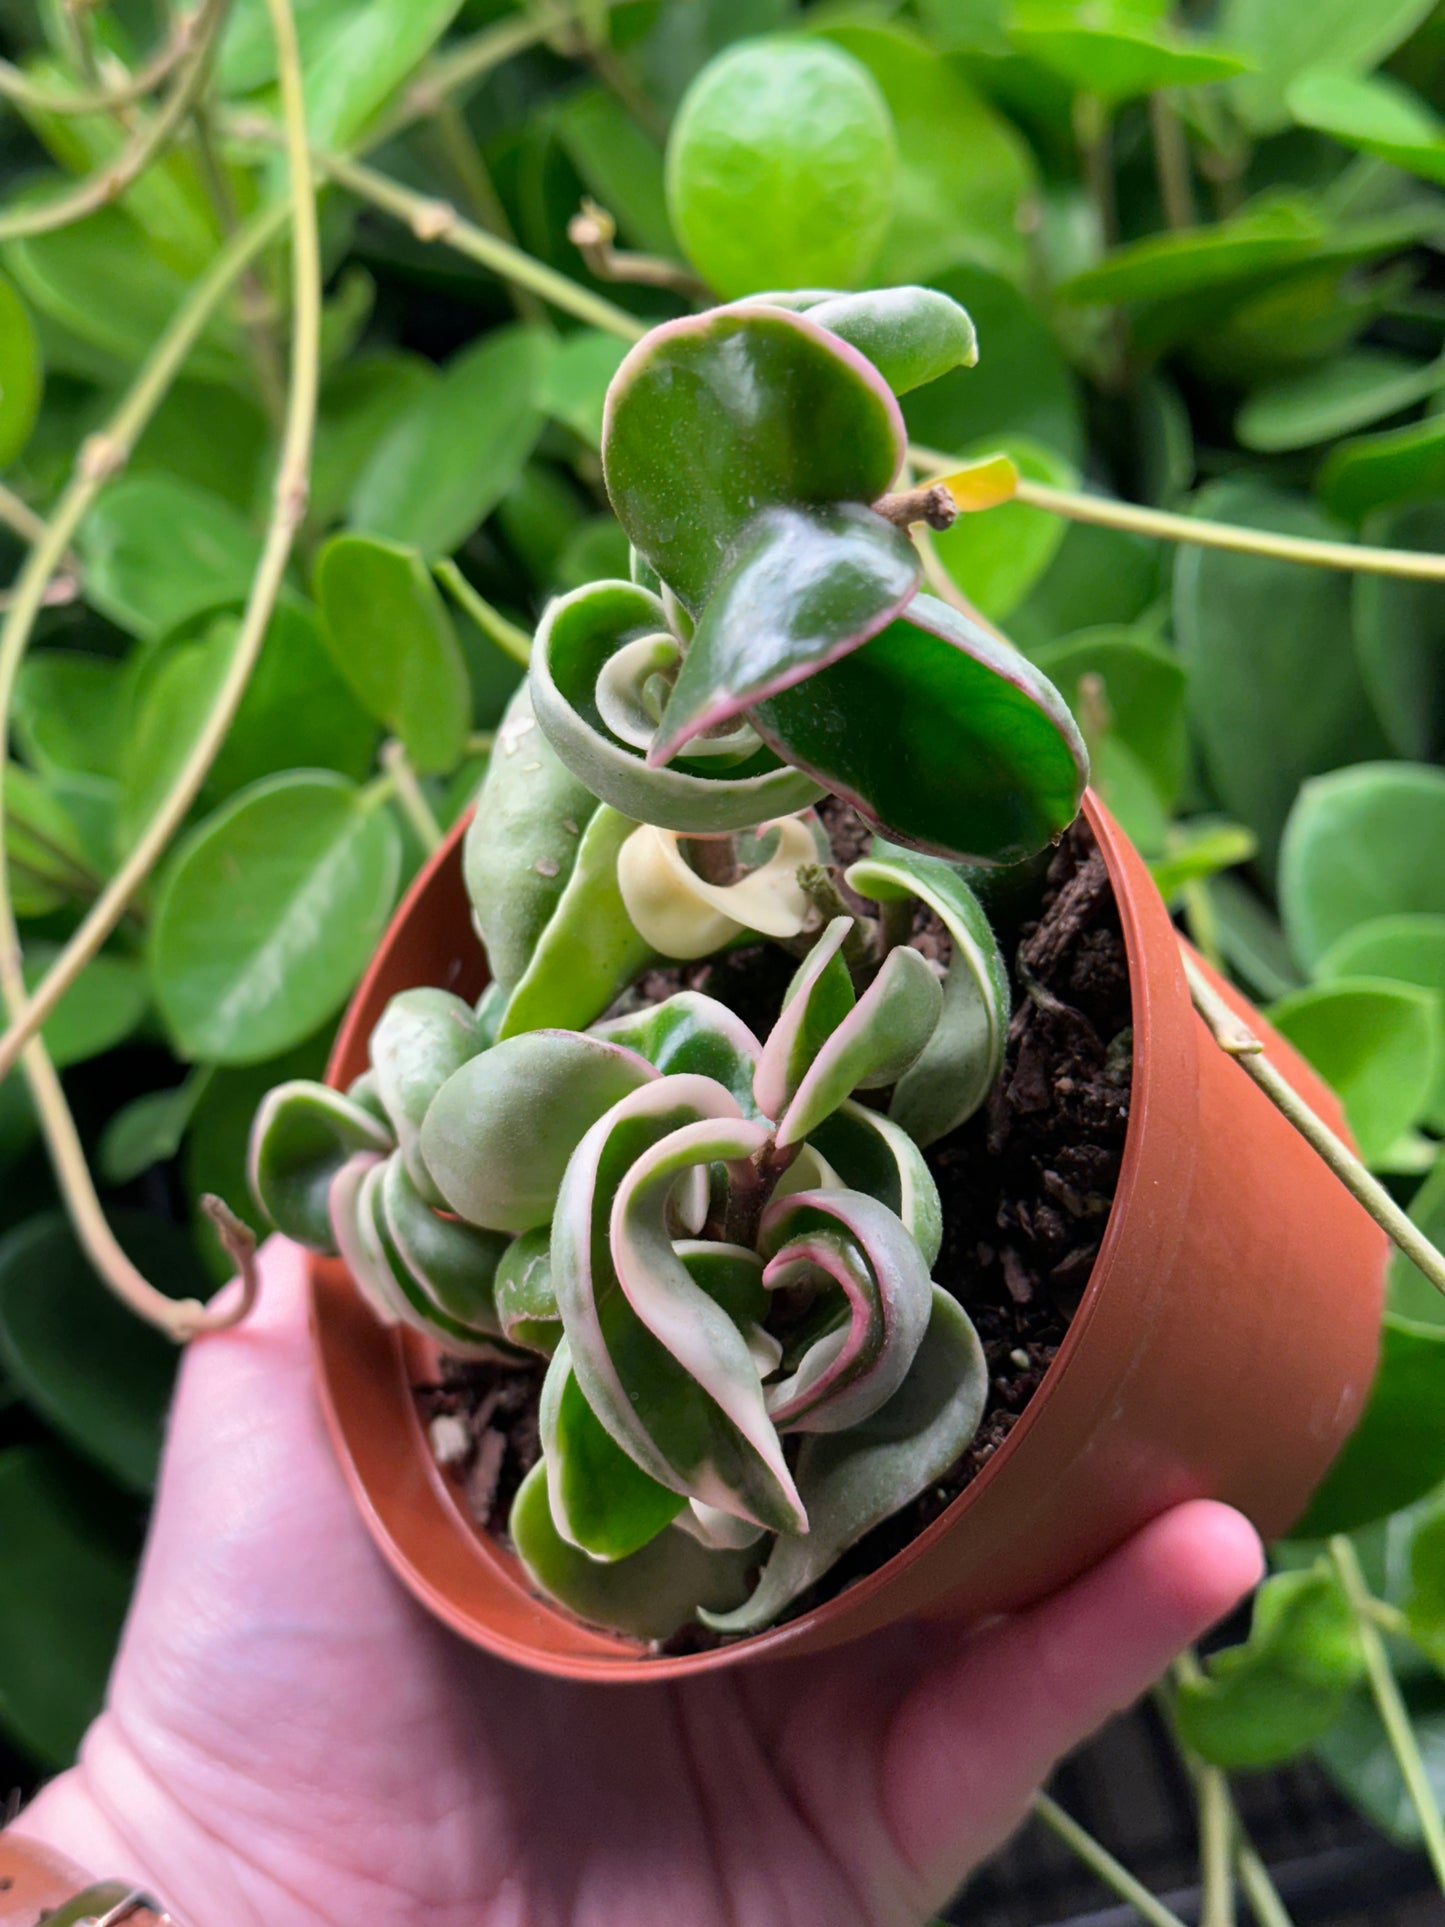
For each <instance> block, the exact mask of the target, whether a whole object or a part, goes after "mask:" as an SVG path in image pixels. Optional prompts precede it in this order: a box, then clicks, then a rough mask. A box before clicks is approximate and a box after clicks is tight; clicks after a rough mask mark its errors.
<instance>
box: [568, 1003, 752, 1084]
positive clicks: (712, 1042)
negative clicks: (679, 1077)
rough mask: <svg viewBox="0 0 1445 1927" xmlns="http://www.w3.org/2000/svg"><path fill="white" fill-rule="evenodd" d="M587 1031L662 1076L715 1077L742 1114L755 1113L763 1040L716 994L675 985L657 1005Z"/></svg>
mask: <svg viewBox="0 0 1445 1927" xmlns="http://www.w3.org/2000/svg"><path fill="white" fill-rule="evenodd" d="M591 1034H592V1036H594V1037H602V1038H605V1039H606V1040H607V1041H608V1042H609V1043H613V1044H621V1045H622V1046H623V1048H624V1049H626V1050H632V1051H636V1052H637V1054H638V1056H639V1057H645V1058H646V1059H647V1061H648V1063H649V1064H651V1065H652V1066H653V1068H654V1069H655V1070H657V1071H659V1072H661V1074H662V1075H663V1076H664V1077H672V1076H675V1075H676V1074H678V1073H679V1072H683V1071H692V1072H695V1073H696V1074H697V1075H698V1076H699V1077H711V1078H714V1079H716V1081H717V1082H718V1083H719V1084H721V1085H722V1087H723V1088H724V1090H726V1091H728V1092H730V1093H731V1095H732V1096H733V1097H734V1098H735V1099H736V1101H737V1103H738V1104H739V1105H740V1106H741V1108H742V1110H743V1111H744V1113H745V1114H748V1115H753V1114H755V1110H756V1107H755V1105H754V1103H753V1078H754V1075H755V1072H756V1069H757V1065H758V1059H759V1056H760V1054H761V1051H762V1045H761V1044H759V1042H758V1040H757V1038H756V1037H754V1035H753V1033H752V1032H751V1031H750V1030H749V1029H748V1027H747V1025H746V1024H745V1023H744V1022H743V1020H742V1018H741V1017H739V1016H738V1015H737V1014H736V1012H734V1011H731V1010H729V1009H728V1007H727V1005H726V1004H720V1003H719V1002H718V1001H717V999H716V998H715V997H705V996H704V995H703V994H702V992H701V991H698V990H679V991H678V992H677V993H676V994H675V995H674V996H671V997H666V998H664V999H663V1001H662V1002H661V1003H660V1004H650V1005H648V1006H647V1008H646V1009H644V1010H639V1011H634V1012H631V1013H630V1014H629V1015H628V1016H626V1017H612V1018H609V1019H608V1021H607V1022H606V1023H602V1024H594V1025H593V1026H592V1032H591Z"/></svg>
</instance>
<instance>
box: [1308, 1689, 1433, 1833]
mask: <svg viewBox="0 0 1445 1927" xmlns="http://www.w3.org/2000/svg"><path fill="white" fill-rule="evenodd" d="M1395 1671H1396V1674H1397V1676H1398V1678H1399V1680H1400V1684H1401V1687H1402V1689H1403V1693H1404V1700H1405V1714H1406V1718H1407V1719H1408V1720H1409V1722H1410V1726H1411V1730H1412V1731H1413V1732H1414V1735H1415V1740H1416V1743H1417V1745H1418V1746H1419V1749H1420V1756H1421V1758H1422V1760H1423V1761H1424V1765H1425V1776H1426V1779H1427V1781H1428V1782H1429V1785H1430V1787H1431V1790H1432V1791H1433V1793H1434V1796H1435V1799H1436V1801H1437V1802H1438V1803H1440V1804H1442V1805H1445V1679H1441V1677H1440V1676H1439V1674H1438V1673H1437V1672H1435V1670H1434V1669H1433V1668H1432V1667H1431V1666H1430V1665H1429V1662H1428V1661H1427V1660H1425V1659H1424V1658H1423V1657H1422V1658H1419V1659H1416V1660H1414V1662H1413V1663H1411V1660H1410V1658H1409V1657H1408V1656H1406V1657H1404V1658H1403V1659H1402V1658H1399V1657H1397V1658H1396V1662H1395ZM1315 1756H1316V1758H1317V1759H1318V1760H1319V1762H1320V1765H1321V1766H1323V1768H1324V1769H1325V1771H1326V1773H1328V1774H1329V1776H1330V1778H1331V1779H1332V1780H1333V1781H1334V1782H1335V1784H1336V1786H1338V1787H1339V1789H1340V1791H1341V1792H1342V1793H1343V1794H1344V1795H1345V1796H1346V1798H1347V1799H1349V1800H1351V1801H1352V1802H1353V1803H1354V1804H1355V1805H1356V1806H1357V1807H1358V1808H1359V1809H1360V1811H1361V1812H1362V1813H1363V1814H1364V1815H1365V1818H1366V1819H1367V1820H1371V1821H1373V1822H1374V1824H1375V1825H1376V1826H1377V1827H1379V1828H1380V1829H1381V1831H1382V1832H1384V1833H1385V1834H1387V1835H1388V1836H1389V1837H1390V1839H1392V1840H1394V1841H1395V1842H1396V1843H1397V1844H1398V1845H1400V1846H1402V1847H1414V1848H1420V1847H1422V1846H1423V1845H1424V1839H1423V1836H1422V1834H1421V1831H1420V1818H1419V1814H1418V1813H1417V1811H1416V1808H1415V1803H1414V1801H1413V1799H1412V1798H1411V1796H1410V1794H1409V1792H1408V1790H1407V1789H1406V1786H1405V1782H1404V1780H1403V1778H1402V1777H1401V1774H1400V1767H1399V1762H1398V1761H1397V1760H1396V1758H1395V1755H1394V1751H1393V1749H1392V1748H1391V1745H1390V1739H1389V1735H1388V1734H1387V1733H1386V1731H1385V1729H1384V1727H1383V1726H1382V1725H1381V1724H1380V1715H1379V1711H1378V1709H1377V1708H1376V1706H1375V1702H1374V1699H1373V1697H1372V1696H1371V1694H1370V1693H1369V1692H1368V1691H1367V1690H1365V1689H1364V1688H1363V1687H1362V1688H1361V1689H1360V1690H1359V1691H1357V1692H1356V1693H1354V1694H1352V1695H1351V1697H1350V1699H1349V1700H1348V1701H1347V1703H1346V1706H1345V1710H1344V1712H1343V1714H1342V1715H1341V1717H1340V1719H1339V1720H1338V1721H1337V1722H1336V1724H1335V1725H1334V1727H1333V1728H1332V1729H1331V1730H1330V1732H1329V1733H1327V1734H1326V1735H1325V1737H1324V1739H1323V1740H1321V1742H1320V1744H1319V1745H1318V1747H1317V1748H1316V1749H1315Z"/></svg>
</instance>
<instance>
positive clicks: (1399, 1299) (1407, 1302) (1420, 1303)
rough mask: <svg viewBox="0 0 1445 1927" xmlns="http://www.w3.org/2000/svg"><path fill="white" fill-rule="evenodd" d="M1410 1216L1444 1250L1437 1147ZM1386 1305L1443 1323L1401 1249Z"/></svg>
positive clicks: (1444, 1167)
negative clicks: (1431, 1168) (1432, 1164)
mask: <svg viewBox="0 0 1445 1927" xmlns="http://www.w3.org/2000/svg"><path fill="white" fill-rule="evenodd" d="M1367 927H1368V926H1367ZM1410 1217H1411V1219H1412V1220H1413V1222H1414V1223H1416V1224H1417V1225H1419V1227H1420V1229H1421V1230H1422V1231H1423V1232H1424V1234H1425V1236H1426V1237H1427V1238H1428V1239H1429V1240H1430V1242H1431V1244H1433V1245H1435V1246H1436V1247H1437V1249H1439V1250H1442V1251H1445V1156H1442V1155H1441V1154H1440V1153H1439V1152H1438V1151H1437V1152H1436V1155H1435V1167H1434V1169H1433V1170H1432V1171H1431V1172H1430V1174H1429V1176H1428V1177H1427V1178H1426V1179H1425V1182H1424V1183H1423V1184H1422V1185H1421V1186H1420V1189H1419V1190H1418V1191H1417V1192H1416V1193H1415V1195H1414V1197H1413V1198H1412V1199H1411V1200H1410ZM1389 1305H1390V1309H1391V1311H1393V1312H1397V1313H1398V1314H1399V1315H1400V1317H1402V1318H1410V1319H1414V1320H1416V1321H1417V1322H1418V1323H1420V1324H1424V1325H1445V1297H1442V1296H1441V1294H1440V1293H1439V1292H1438V1291H1437V1290H1436V1289H1435V1287H1434V1285H1432V1284H1431V1283H1430V1280H1429V1279H1428V1278H1427V1277H1426V1276H1425V1274H1424V1272H1423V1271H1420V1270H1419V1269H1418V1268H1417V1267H1416V1266H1415V1265H1413V1264H1411V1262H1410V1260H1409V1259H1408V1258H1407V1257H1406V1256H1405V1254H1404V1253H1403V1252H1402V1251H1396V1252H1394V1253H1392V1254H1391V1258H1390V1295H1389Z"/></svg>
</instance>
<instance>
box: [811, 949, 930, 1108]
mask: <svg viewBox="0 0 1445 1927" xmlns="http://www.w3.org/2000/svg"><path fill="white" fill-rule="evenodd" d="M942 1008H943V991H942V989H941V987H940V985H939V982H938V979H937V978H936V977H935V976H934V974H933V972H932V970H931V969H930V968H929V966H928V963H927V961H926V960H925V958H923V957H922V956H921V955H920V954H919V952H918V951H916V950H913V949H910V948H909V946H908V945H906V944H901V945H899V946H898V948H897V949H895V950H890V951H889V953H888V955H887V957H886V958H885V959H884V960H883V967H882V969H881V970H880V971H879V972H878V975H877V976H876V977H875V978H874V979H873V981H872V983H871V984H869V986H868V988H867V990H865V991H864V993H863V995H862V996H861V997H860V998H859V999H858V1002H857V1004H856V1005H855V1006H854V1008H853V1009H852V1010H851V1011H850V1012H849V1013H848V1015H847V1016H846V1017H845V1018H844V1019H843V1021H842V1022H841V1023H840V1024H839V1025H838V1026H837V1028H836V1029H835V1030H834V1031H833V1033H832V1035H831V1036H830V1037H828V1038H827V1039H826V1040H825V1041H824V1043H823V1044H822V1046H821V1048H820V1049H819V1051H818V1053H817V1055H816V1056H815V1057H814V1059H813V1061H812V1063H811V1064H810V1065H809V1067H808V1069H807V1072H806V1073H805V1074H804V1077H803V1080H802V1082H801V1083H800V1084H799V1086H798V1089H797V1091H796V1093H795V1094H794V1097H793V1100H792V1102H791V1103H790V1104H789V1106H788V1108H787V1110H786V1112H785V1113H784V1114H783V1117H782V1119H781V1121H780V1122H779V1125H778V1143H779V1144H780V1145H783V1146H786V1145H789V1144H797V1143H798V1142H799V1141H800V1140H801V1139H803V1138H805V1137H807V1136H808V1135H809V1133H810V1132H812V1131H813V1130H815V1129H816V1128H817V1126H818V1125H819V1124H821V1123H822V1121H823V1119H824V1118H825V1117H827V1116H828V1115H829V1114H830V1113H831V1112H833V1111H836V1110H837V1108H838V1106H839V1105H840V1104H841V1103H842V1102H843V1101H844V1099H845V1098H847V1097H848V1096H849V1095H850V1094H851V1093H852V1092H853V1091H868V1090H878V1089H881V1088H882V1087H883V1086H884V1085H886V1084H892V1083H895V1082H896V1081H897V1080H898V1078H900V1077H901V1076H902V1075H903V1073H904V1072H905V1071H906V1070H907V1069H908V1067H909V1065H910V1064H912V1063H913V1062H914V1060H915V1059H916V1058H917V1056H918V1054H919V1052H920V1051H921V1050H922V1049H923V1047H924V1045H925V1044H926V1043H927V1042H928V1040H929V1038H930V1037H931V1036H932V1035H933V1031H934V1028H935V1026H936V1025H937V1023H938V1018H939V1013H940V1012H941V1010H942Z"/></svg>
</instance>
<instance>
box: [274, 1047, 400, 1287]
mask: <svg viewBox="0 0 1445 1927" xmlns="http://www.w3.org/2000/svg"><path fill="white" fill-rule="evenodd" d="M394 1141H395V1140H394V1139H393V1137H392V1134H391V1132H390V1131H389V1130H388V1129H387V1127H386V1126H385V1124H383V1123H382V1122H381V1120H380V1119H379V1118H378V1117H377V1116H376V1115H375V1113H374V1111H372V1110H371V1109H370V1108H369V1107H367V1106H364V1105H362V1104H358V1103H357V1102H356V1101H355V1100H354V1099H353V1098H351V1097H343V1096H342V1094H341V1093H340V1091H332V1090H328V1089H327V1087H326V1086H325V1085H324V1084H312V1083H308V1082H305V1081H303V1080H300V1079H298V1080H296V1081H294V1082H292V1083H289V1084H278V1085H277V1086H276V1088H275V1089H274V1090H273V1091H268V1092H267V1094H266V1096H265V1097H264V1098H263V1099H262V1101H261V1106H260V1109H259V1110H258V1111H257V1112H256V1120H255V1122H254V1124H252V1126H251V1144H250V1156H249V1167H250V1168H249V1176H250V1180H251V1195H252V1196H253V1197H254V1198H255V1200H256V1203H257V1204H258V1205H259V1206H260V1208H261V1210H262V1211H263V1212H264V1213H265V1214H266V1217H267V1219H268V1221H269V1222H270V1223H271V1224H273V1225H274V1226H275V1227H276V1229H277V1230H278V1231H280V1232H283V1233H284V1234H285V1235H286V1237H288V1238H294V1239H295V1240H296V1242H297V1243H298V1244H303V1245H309V1246H310V1247H311V1249H312V1250H313V1251H325V1252H332V1253H334V1252H335V1250H336V1241H335V1238H334V1236H333V1234H332V1229H331V1211H330V1203H329V1199H330V1193H331V1185H332V1180H333V1179H334V1178H335V1177H336V1174H337V1172H338V1171H340V1169H341V1167H342V1166H343V1165H344V1164H345V1163H346V1162H347V1160H348V1159H349V1158H353V1157H356V1156H358V1155H359V1154H361V1153H369V1154H370V1155H372V1156H374V1157H384V1156H385V1155H386V1153H387V1152H388V1151H390V1149H391V1147H392V1144H393V1143H394Z"/></svg>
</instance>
